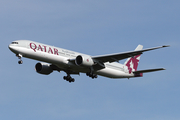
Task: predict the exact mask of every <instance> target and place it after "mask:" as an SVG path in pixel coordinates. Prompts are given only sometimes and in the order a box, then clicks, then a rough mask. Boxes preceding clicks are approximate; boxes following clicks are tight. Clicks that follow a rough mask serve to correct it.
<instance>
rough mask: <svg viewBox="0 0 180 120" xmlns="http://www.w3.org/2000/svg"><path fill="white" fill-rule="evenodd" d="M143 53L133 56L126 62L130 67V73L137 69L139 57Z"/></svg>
mask: <svg viewBox="0 0 180 120" xmlns="http://www.w3.org/2000/svg"><path fill="white" fill-rule="evenodd" d="M140 56H141V55H137V56H135V57H131V58H130V59H129V61H128V62H127V63H126V66H127V67H128V70H129V74H130V73H131V72H132V71H133V70H134V71H136V70H137V67H138V63H139V59H140Z"/></svg>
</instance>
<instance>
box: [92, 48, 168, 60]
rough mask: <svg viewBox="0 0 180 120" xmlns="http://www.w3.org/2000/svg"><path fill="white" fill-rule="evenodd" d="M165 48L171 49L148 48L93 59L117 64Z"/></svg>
mask: <svg viewBox="0 0 180 120" xmlns="http://www.w3.org/2000/svg"><path fill="white" fill-rule="evenodd" d="M163 47H169V45H164V46H159V47H154V48H148V49H143V50H137V51H129V52H123V53H116V54H109V55H100V56H93V57H92V58H93V59H95V60H97V61H100V62H103V63H105V62H115V61H119V60H123V59H126V58H129V57H133V56H136V55H140V54H142V53H143V52H146V51H150V50H155V49H159V48H163Z"/></svg>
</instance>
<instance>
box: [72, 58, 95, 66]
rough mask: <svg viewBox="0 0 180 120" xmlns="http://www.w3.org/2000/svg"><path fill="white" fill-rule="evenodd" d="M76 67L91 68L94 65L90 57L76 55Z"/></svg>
mask: <svg viewBox="0 0 180 120" xmlns="http://www.w3.org/2000/svg"><path fill="white" fill-rule="evenodd" d="M75 63H76V65H79V66H86V67H91V66H92V65H94V64H95V63H94V61H93V59H92V58H91V57H90V56H82V55H78V56H77V57H76V60H75Z"/></svg>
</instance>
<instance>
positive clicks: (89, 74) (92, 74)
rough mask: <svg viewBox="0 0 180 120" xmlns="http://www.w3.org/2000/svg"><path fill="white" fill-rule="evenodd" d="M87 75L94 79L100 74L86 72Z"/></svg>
mask: <svg viewBox="0 0 180 120" xmlns="http://www.w3.org/2000/svg"><path fill="white" fill-rule="evenodd" d="M86 75H87V76H89V77H91V78H92V79H94V78H97V77H98V76H97V75H96V74H94V73H92V72H89V73H86Z"/></svg>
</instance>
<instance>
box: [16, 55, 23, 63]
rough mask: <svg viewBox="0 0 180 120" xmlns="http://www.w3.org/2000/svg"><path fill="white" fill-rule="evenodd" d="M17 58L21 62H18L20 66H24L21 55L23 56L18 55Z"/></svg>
mask: <svg viewBox="0 0 180 120" xmlns="http://www.w3.org/2000/svg"><path fill="white" fill-rule="evenodd" d="M16 56H17V57H18V58H19V59H20V60H19V61H18V63H19V64H23V61H22V60H21V58H22V55H21V54H16Z"/></svg>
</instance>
